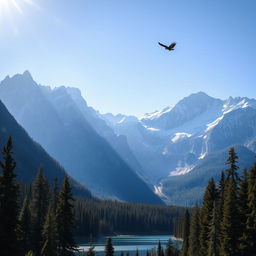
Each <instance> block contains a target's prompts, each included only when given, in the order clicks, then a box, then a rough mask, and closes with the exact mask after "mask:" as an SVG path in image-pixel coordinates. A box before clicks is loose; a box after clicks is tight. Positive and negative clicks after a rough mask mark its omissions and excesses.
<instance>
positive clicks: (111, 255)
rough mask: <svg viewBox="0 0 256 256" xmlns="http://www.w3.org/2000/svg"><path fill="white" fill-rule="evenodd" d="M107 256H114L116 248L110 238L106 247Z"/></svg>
mask: <svg viewBox="0 0 256 256" xmlns="http://www.w3.org/2000/svg"><path fill="white" fill-rule="evenodd" d="M105 256H114V247H113V245H112V239H111V237H109V238H108V239H107V242H106V245H105Z"/></svg>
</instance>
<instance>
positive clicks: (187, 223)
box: [181, 210, 190, 256]
mask: <svg viewBox="0 0 256 256" xmlns="http://www.w3.org/2000/svg"><path fill="white" fill-rule="evenodd" d="M189 228H190V216H189V212H188V210H186V211H185V214H184V217H183V236H182V237H183V243H182V248H181V256H188V255H189V254H188V248H189Z"/></svg>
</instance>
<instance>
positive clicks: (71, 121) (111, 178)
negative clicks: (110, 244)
mask: <svg viewBox="0 0 256 256" xmlns="http://www.w3.org/2000/svg"><path fill="white" fill-rule="evenodd" d="M0 99H1V100H2V101H3V102H4V104H5V105H6V106H7V108H8V109H9V111H10V112H11V113H12V114H13V115H14V117H15V118H16V119H17V121H18V122H19V123H20V124H21V125H22V126H23V127H24V128H25V129H26V130H27V131H28V133H29V134H30V136H31V137H32V138H33V139H34V140H36V141H38V142H39V143H40V144H41V145H42V146H43V147H44V148H45V149H46V150H47V152H48V153H49V154H50V155H52V156H53V157H54V158H55V159H56V160H58V161H59V162H60V163H61V164H62V165H63V166H64V167H65V168H66V170H68V172H69V174H70V175H71V176H72V177H74V178H75V179H77V180H79V182H81V184H83V185H86V186H87V187H88V188H89V189H90V190H91V191H92V192H93V193H94V194H95V195H97V196H99V197H101V198H113V199H118V200H123V201H134V202H144V203H157V204H162V203H163V202H162V201H161V199H159V197H158V196H157V195H155V194H154V193H153V192H152V190H151V189H150V188H149V185H148V184H147V183H146V182H145V181H144V180H142V179H141V177H139V176H138V172H139V171H140V165H139V163H138V162H136V161H137V160H136V158H135V157H134V156H133V153H132V152H131V151H130V152H129V150H130V149H129V147H128V145H127V142H126V138H125V137H124V136H116V135H115V133H114V132H113V131H112V128H110V127H108V126H107V125H106V123H105V121H103V120H102V119H101V118H99V117H98V114H97V112H95V111H94V110H93V109H91V108H89V107H88V106H87V104H86V102H85V101H84V100H83V98H82V97H81V95H80V92H79V91H78V90H76V89H73V88H66V87H64V86H62V87H58V88H55V89H51V88H50V87H45V86H41V85H38V84H37V83H36V82H35V81H34V80H33V79H32V77H31V75H30V73H29V72H25V73H24V74H22V75H15V76H14V77H12V78H10V77H6V78H5V79H4V80H3V81H2V82H1V84H0ZM99 127H101V128H99ZM103 130H104V132H103ZM99 134H100V135H99ZM109 141H111V143H112V146H110V144H109ZM115 143H116V145H115ZM118 149H120V152H119V153H117V150H118ZM125 153H127V159H126V160H123V159H122V157H121V155H125ZM119 154H120V155H119ZM127 161H131V163H130V164H129V165H128V164H127ZM132 167H136V168H135V171H134V170H133V169H132Z"/></svg>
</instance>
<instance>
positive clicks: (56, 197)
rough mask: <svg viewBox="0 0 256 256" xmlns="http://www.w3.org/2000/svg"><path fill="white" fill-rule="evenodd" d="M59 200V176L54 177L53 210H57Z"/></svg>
mask: <svg viewBox="0 0 256 256" xmlns="http://www.w3.org/2000/svg"><path fill="white" fill-rule="evenodd" d="M58 201H59V188H58V178H55V179H54V186H53V195H52V208H53V212H56V209H57V204H58Z"/></svg>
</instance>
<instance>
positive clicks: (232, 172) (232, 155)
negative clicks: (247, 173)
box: [226, 147, 239, 181]
mask: <svg viewBox="0 0 256 256" xmlns="http://www.w3.org/2000/svg"><path fill="white" fill-rule="evenodd" d="M228 155H229V156H228V159H227V161H226V164H229V165H230V168H229V169H227V170H226V172H227V179H229V178H231V179H233V180H235V181H237V180H238V174H237V170H238V169H239V168H238V166H237V162H238V160H237V159H238V156H237V154H236V152H235V148H234V147H231V148H230V150H229V152H228Z"/></svg>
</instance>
